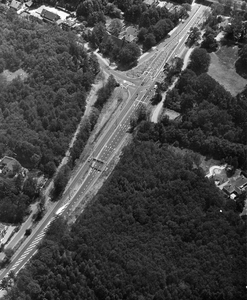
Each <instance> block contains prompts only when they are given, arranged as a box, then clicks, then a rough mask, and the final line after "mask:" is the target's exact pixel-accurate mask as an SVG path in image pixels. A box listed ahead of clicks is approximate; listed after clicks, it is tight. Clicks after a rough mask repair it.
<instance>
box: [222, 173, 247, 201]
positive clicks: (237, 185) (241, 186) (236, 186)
mask: <svg viewBox="0 0 247 300" xmlns="http://www.w3.org/2000/svg"><path fill="white" fill-rule="evenodd" d="M223 191H224V192H225V193H226V194H227V195H228V196H229V197H230V198H231V199H233V200H234V199H236V198H237V197H239V196H240V195H242V194H243V193H245V192H247V178H246V177H245V176H244V175H240V176H239V177H237V178H236V179H231V180H229V182H228V183H227V184H226V185H224V187H223Z"/></svg>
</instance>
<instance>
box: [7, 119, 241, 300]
mask: <svg viewBox="0 0 247 300" xmlns="http://www.w3.org/2000/svg"><path fill="white" fill-rule="evenodd" d="M150 125H151V124H150V123H143V126H144V127H145V131H144V133H145V132H147V131H148V128H150ZM157 126H158V125H157ZM143 129H144V128H142V129H141V130H143ZM193 160H194V159H193V156H191V155H185V156H181V155H179V154H175V153H174V150H173V149H171V150H169V148H167V146H166V145H163V146H160V147H159V145H157V144H154V143H153V142H141V141H135V142H134V143H133V144H132V145H130V146H129V147H127V148H126V149H125V151H124V155H123V156H122V159H121V161H120V163H119V165H118V166H117V168H116V170H115V171H114V173H113V175H112V176H111V178H110V179H109V180H108V182H107V183H106V185H105V186H104V187H103V188H102V190H101V191H100V193H99V194H98V196H97V197H96V199H95V200H96V201H94V202H93V203H94V204H93V205H91V206H90V207H88V208H86V210H85V211H84V213H83V215H82V216H81V217H80V218H79V219H78V221H77V222H76V223H75V224H74V225H73V227H72V229H71V231H68V229H67V227H66V224H65V223H64V222H63V221H62V220H61V219H58V220H57V221H55V222H54V223H53V224H52V225H51V228H50V230H49V231H48V233H47V236H46V238H45V240H44V241H43V242H42V244H41V245H40V247H39V252H38V253H37V254H36V255H35V256H34V257H33V258H32V260H31V263H30V264H29V265H28V266H27V268H26V269H23V270H21V271H20V272H19V274H18V276H17V279H16V284H15V287H14V288H13V289H12V291H11V292H9V294H8V295H7V296H6V297H5V299H8V300H16V299H19V300H22V299H23V300H24V299H25V300H30V299H34V300H39V299H40V300H41V299H66V300H70V299H71V300H77V299H78V300H79V299H80V300H81V299H88V300H89V299H90V300H93V299H95V300H96V299H105V300H113V299H119V300H120V299H145V300H154V299H156V300H157V299H172V300H176V299H179V300H183V299H186V300H187V299H195V300H196V299H198V300H201V299H205V300H206V299H222V300H235V299H239V300H242V299H245V271H246V269H245V266H246V260H245V250H246V239H245V234H246V229H245V226H244V224H242V222H241V219H240V218H239V216H238V214H237V213H236V205H235V202H234V201H232V200H228V201H227V202H226V201H225V199H224V197H223V196H222V195H221V194H220V191H219V190H218V189H217V188H216V187H215V185H214V183H213V182H210V181H209V180H208V179H206V178H205V176H204V174H203V173H202V171H201V170H200V169H198V168H197V167H196V168H195V167H194V165H195V164H194V163H193ZM220 210H221V211H222V212H221V211H220Z"/></svg>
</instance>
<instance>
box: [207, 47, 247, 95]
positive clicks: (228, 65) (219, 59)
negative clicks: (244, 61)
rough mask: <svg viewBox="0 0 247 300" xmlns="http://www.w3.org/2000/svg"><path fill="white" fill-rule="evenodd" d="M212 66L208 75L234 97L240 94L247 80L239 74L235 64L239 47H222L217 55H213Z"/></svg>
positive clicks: (211, 55)
mask: <svg viewBox="0 0 247 300" xmlns="http://www.w3.org/2000/svg"><path fill="white" fill-rule="evenodd" d="M210 57H211V64H210V66H209V70H208V74H209V75H210V76H212V77H213V78H214V79H215V80H217V81H218V82H219V83H220V84H221V85H223V86H224V87H225V89H226V90H227V91H229V92H230V93H231V94H232V95H233V96H236V95H237V94H238V93H240V92H241V91H242V90H243V89H244V87H245V86H246V84H247V80H246V79H244V78H243V77H241V76H240V75H239V74H237V72H236V70H235V62H236V60H237V59H238V47H237V46H234V47H228V46H223V47H221V48H220V49H219V50H218V51H217V52H216V53H211V54H210Z"/></svg>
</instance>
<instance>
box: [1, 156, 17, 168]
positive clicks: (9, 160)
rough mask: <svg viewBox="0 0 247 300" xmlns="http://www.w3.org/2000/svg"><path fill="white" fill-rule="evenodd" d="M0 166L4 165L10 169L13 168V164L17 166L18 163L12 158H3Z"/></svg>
mask: <svg viewBox="0 0 247 300" xmlns="http://www.w3.org/2000/svg"><path fill="white" fill-rule="evenodd" d="M0 164H4V165H6V166H7V167H8V168H9V169H10V168H13V166H14V165H15V164H19V162H18V161H17V160H16V159H15V158H13V157H10V156H4V157H3V158H2V159H1V160H0Z"/></svg>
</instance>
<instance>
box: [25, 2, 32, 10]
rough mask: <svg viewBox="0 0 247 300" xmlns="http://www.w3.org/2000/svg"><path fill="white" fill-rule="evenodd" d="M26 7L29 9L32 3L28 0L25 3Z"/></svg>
mask: <svg viewBox="0 0 247 300" xmlns="http://www.w3.org/2000/svg"><path fill="white" fill-rule="evenodd" d="M25 5H26V7H28V8H30V7H31V6H32V5H33V1H31V0H29V1H27V2H25Z"/></svg>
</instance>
